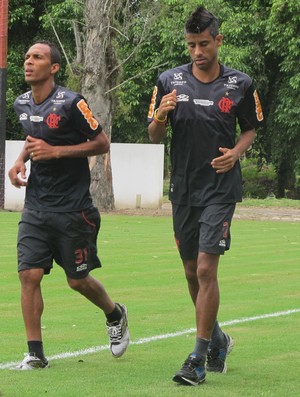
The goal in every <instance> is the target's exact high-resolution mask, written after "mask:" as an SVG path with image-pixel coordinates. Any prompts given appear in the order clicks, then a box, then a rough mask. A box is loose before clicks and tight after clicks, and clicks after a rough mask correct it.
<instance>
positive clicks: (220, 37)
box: [216, 34, 223, 47]
mask: <svg viewBox="0 0 300 397" xmlns="http://www.w3.org/2000/svg"><path fill="white" fill-rule="evenodd" d="M216 41H217V46H218V47H221V45H222V43H223V36H222V35H221V34H218V35H217V36H216Z"/></svg>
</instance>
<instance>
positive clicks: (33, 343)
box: [27, 340, 47, 361]
mask: <svg viewBox="0 0 300 397" xmlns="http://www.w3.org/2000/svg"><path fill="white" fill-rule="evenodd" d="M27 345H28V352H29V354H30V355H31V356H35V357H38V358H40V359H41V360H43V361H47V359H46V357H45V355H44V348H43V342H42V341H40V340H30V341H28V342H27Z"/></svg>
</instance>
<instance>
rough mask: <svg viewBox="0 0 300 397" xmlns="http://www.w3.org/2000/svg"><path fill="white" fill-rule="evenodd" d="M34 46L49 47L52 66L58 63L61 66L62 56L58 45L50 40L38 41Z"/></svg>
mask: <svg viewBox="0 0 300 397" xmlns="http://www.w3.org/2000/svg"><path fill="white" fill-rule="evenodd" d="M34 44H45V45H47V46H48V47H49V48H50V60H51V65H53V64H54V63H58V64H59V65H60V64H61V55H60V52H59V49H58V48H57V46H56V44H54V43H52V42H51V41H48V40H38V41H36V42H35V43H34ZM34 44H33V45H34Z"/></svg>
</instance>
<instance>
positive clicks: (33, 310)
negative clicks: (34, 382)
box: [17, 269, 48, 370]
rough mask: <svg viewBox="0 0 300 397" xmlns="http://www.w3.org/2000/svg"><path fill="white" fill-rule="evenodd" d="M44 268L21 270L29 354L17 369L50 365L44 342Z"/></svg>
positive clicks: (22, 300) (20, 276)
mask: <svg viewBox="0 0 300 397" xmlns="http://www.w3.org/2000/svg"><path fill="white" fill-rule="evenodd" d="M43 275H44V269H28V270H22V271H20V272H19V279H20V282H21V307H22V314H23V320H24V325H25V330H26V335H27V344H28V352H29V353H28V354H27V355H26V357H25V358H24V360H23V361H22V362H21V364H20V365H18V366H17V369H22V370H23V369H35V368H45V367H47V366H48V362H47V359H46V358H45V355H44V350H43V343H42V330H41V318H42V314H43V309H44V302H43V298H42V291H41V281H42V278H43Z"/></svg>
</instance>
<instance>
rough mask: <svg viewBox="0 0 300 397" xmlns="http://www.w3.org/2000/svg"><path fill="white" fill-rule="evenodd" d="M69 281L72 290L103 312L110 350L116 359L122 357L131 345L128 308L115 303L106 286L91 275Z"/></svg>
mask: <svg viewBox="0 0 300 397" xmlns="http://www.w3.org/2000/svg"><path fill="white" fill-rule="evenodd" d="M67 281H68V284H69V286H70V287H71V288H72V289H74V290H75V291H77V292H79V293H80V294H81V295H83V296H85V297H86V298H87V299H88V300H89V301H90V302H92V303H93V304H94V305H96V306H98V307H99V308H100V309H102V310H103V312H104V314H105V316H106V319H107V321H106V326H107V334H108V336H109V339H110V350H111V352H112V354H113V356H114V357H120V356H122V355H123V354H124V353H125V351H126V349H127V347H128V345H129V338H130V336H129V330H128V318H127V308H126V306H125V305H121V304H119V303H114V302H113V301H112V300H111V298H110V297H109V295H108V294H107V292H106V290H105V288H104V286H103V285H102V284H101V283H100V282H99V281H98V280H96V279H95V278H93V277H92V276H90V275H88V276H86V277H84V278H82V279H72V278H70V277H67Z"/></svg>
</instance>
